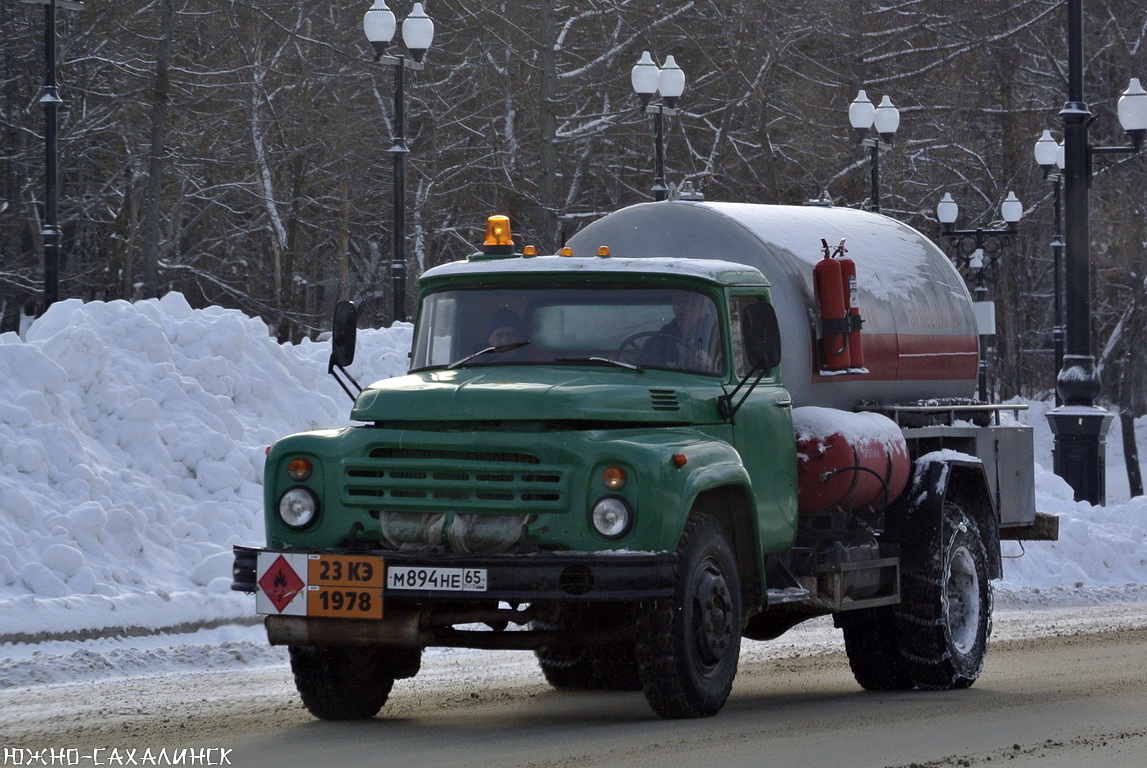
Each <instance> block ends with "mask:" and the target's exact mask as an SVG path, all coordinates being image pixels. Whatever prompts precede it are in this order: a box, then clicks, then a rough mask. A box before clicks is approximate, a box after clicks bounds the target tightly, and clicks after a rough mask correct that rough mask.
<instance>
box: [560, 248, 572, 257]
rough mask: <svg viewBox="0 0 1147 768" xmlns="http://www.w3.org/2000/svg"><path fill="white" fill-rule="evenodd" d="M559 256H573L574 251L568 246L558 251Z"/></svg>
mask: <svg viewBox="0 0 1147 768" xmlns="http://www.w3.org/2000/svg"><path fill="white" fill-rule="evenodd" d="M558 256H573V249H572V248H570V247H569V246H568V245H563V246H562V249H561V250H560V251H558Z"/></svg>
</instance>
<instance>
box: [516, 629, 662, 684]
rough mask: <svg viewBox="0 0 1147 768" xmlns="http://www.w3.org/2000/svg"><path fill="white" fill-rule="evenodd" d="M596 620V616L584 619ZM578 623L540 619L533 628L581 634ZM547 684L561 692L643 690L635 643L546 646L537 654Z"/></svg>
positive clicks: (536, 652) (537, 651) (535, 652)
mask: <svg viewBox="0 0 1147 768" xmlns="http://www.w3.org/2000/svg"><path fill="white" fill-rule="evenodd" d="M581 620H582V621H592V620H593V616H592V615H590V616H589V617H582V619H581ZM577 626H578V624H577V621H576V620H573V619H568V620H567V619H565V618H562V619H559V620H558V621H545V620H541V619H539V620H536V621H534V622H533V623H532V624H531V629H536V630H541V631H554V630H559V631H560V630H563V629H564V630H568V631H570V632H576V631H577ZM534 655H535V656H537V658H538V666H539V667H540V668H541V670H542V674H543V675H544V676H545V678H546V682H548V683H549V684H550V685H552V686H553V687H554V688H556V689H557V690H559V691H640V690H641V679H640V678H639V677H638V674H637V654H636V652H635V650H634V644H633V642H628V643H611V644H609V645H553V646H551V645H543V646H541V647H540V648H538V649H537V650H535V651H534Z"/></svg>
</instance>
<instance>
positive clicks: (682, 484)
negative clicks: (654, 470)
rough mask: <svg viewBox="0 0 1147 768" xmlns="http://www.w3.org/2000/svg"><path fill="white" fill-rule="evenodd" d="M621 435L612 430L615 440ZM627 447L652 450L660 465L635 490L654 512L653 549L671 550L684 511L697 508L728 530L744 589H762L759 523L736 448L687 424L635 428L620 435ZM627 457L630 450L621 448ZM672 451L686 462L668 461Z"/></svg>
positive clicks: (685, 514) (683, 520) (685, 515)
mask: <svg viewBox="0 0 1147 768" xmlns="http://www.w3.org/2000/svg"><path fill="white" fill-rule="evenodd" d="M621 437H622V436H621V435H619V434H617V433H614V434H613V435H612V440H613V441H614V442H615V443H616V442H617V440H618V439H619V438H621ZM624 442H625V443H626V444H628V445H630V446H631V449H632V448H637V447H640V448H641V449H644V450H645V451H648V452H649V453H652V454H653V460H654V461H655V463H656V464H657V465H658V466H659V467H661V468H662V469H661V470H660V472H659V473H658V474H659V476H660V478H661V480H660V481H659V482H655V483H653V484H652V487H651V488H648V487H647V488H646V489H645V490H644V491H643V493H642V494H641V507H642V510H643V511H644V510H649V509H654V510H656V514H657V515H659V517H660V530H659V532H658V542H659V543H658V546H657V548H658V549H661V550H664V551H668V552H673V551H676V549H677V545H678V543H679V542H680V540H681V535H682V533H683V532H684V530H685V523H686V521H687V520H688V518H689V514H690V512H692V511H693V510H694V509H696V508H698V507H700V508H702V509H704V511H705V512H706V513H707V514H710V515H712V516H713V517H716V518H717V519H718V520H720V521H721V523H722V524H723V525H724V526H725V527H726V529H727V530H728V531H729V534H730V538H731V540H732V542H733V544H734V549H735V550H736V552H737V557H738V560H739V561H740V562H741V563H742V564H743V569H744V572H743V573H742V577H743V580H744V583H745V584H746V586H747V587H748V592H749V593H751V594H755V593H756V590H757V589H763V588H764V582H763V578H764V569H763V567H762V560H761V542H760V526H759V525H758V520H757V519H756V514H757V504H756V499H755V497H754V494H753V486H752V482H751V480H750V479H749V474H748V471H747V470H746V469H745V466H744V463H743V462H742V460H741V455H740V454H739V453H738V452H737V450H736V449H735V448H734V447H733V446H732V445H731V444H730V443H728V442H726V441H725V440H722V439H720V438H718V437H711V436H710V435H708V434H706V433H705V432H702V431H700V430H696V429H693V428H681V429H676V430H672V431H667V430H635V431H632V432H628V433H626V434H625V435H624ZM624 453H627V454H629V455H630V458H631V460H633V459H635V458H636V457H635V456H634V455H633V451H632V450H630V451H626V452H624ZM675 455H682V456H684V457H685V459H686V461H685V463H684V464H682V465H681V466H679V467H678V466H676V465H675V464H674V462H673V457H674V456H675Z"/></svg>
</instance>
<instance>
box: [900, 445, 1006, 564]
mask: <svg viewBox="0 0 1147 768" xmlns="http://www.w3.org/2000/svg"><path fill="white" fill-rule="evenodd" d="M945 501H951V502H952V503H954V504H958V505H960V507H961V508H962V509H963V510H964V512H966V513H967V514H968V516H969V517H971V518H972V519H973V520H975V521H976V525H977V526H979V528H980V535H981V536H983V538H984V548H985V549H986V550H987V553H988V567H989V569H990V573H989V574H988V577H989V578H992V579H998V578H1001V577H1002V576H1003V563H1002V560H1001V558H1000V535H999V520H998V518H997V516H996V512H995V510H994V509H993V506H992V502H991V494H990V492H989V490H988V481H987V478H985V477H984V467H983V464H982V463H981V462H980V460H979V459H977V458H976V457H974V456H966V455H965V456H958V457H957V456H950V455H942V454H939V453H930V454H926V455H924V456H921V457H920V458H918V459H916V461H914V462H913V472H912V480H911V481H910V483H909V487H908V489H907V490H906V491H905V492H904V493H902V494H901V495H900V498H899V499H897V500H896V502H895V503H894V504H893V505H892V506H891V507H889V509H888V512H887V514H886V529H885V534H886V536H888V537H889V538H891V539H892V540H893V541H896V542H899V543H900V547H901V554H902V556H903V559H904V561H905V562H920V561H921V559H922V558H924V557H926V556H927V555H928V553H926V552H924V551H923V550H922V548H921V545H922V544H923V542H924V541H926V540H927V539H928V538H929V537H928V536H927V535H925V534H928V533H931V532H932V531H934V530H935V529H936V527H937V526H939V525H940V524H941V522H942V521H943V519H944V502H945Z"/></svg>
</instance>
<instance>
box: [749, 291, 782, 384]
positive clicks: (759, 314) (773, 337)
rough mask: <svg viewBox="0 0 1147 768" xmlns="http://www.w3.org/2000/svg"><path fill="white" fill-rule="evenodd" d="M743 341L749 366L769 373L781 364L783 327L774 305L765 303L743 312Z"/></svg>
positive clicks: (759, 303)
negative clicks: (778, 319) (778, 320)
mask: <svg viewBox="0 0 1147 768" xmlns="http://www.w3.org/2000/svg"><path fill="white" fill-rule="evenodd" d="M741 340H742V342H743V343H744V345H745V355H746V356H747V357H748V361H749V365H751V366H752V367H753V368H755V369H759V370H761V371H769V370H770V369H772V368H775V367H776V366H778V365H780V362H781V327H780V323H778V322H777V312H776V310H775V309H773V305H772V304H769V303H767V302H764V301H759V302H757V303H755V304H749V305H748V306H747V307H745V308H744V309H743V310H741Z"/></svg>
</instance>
